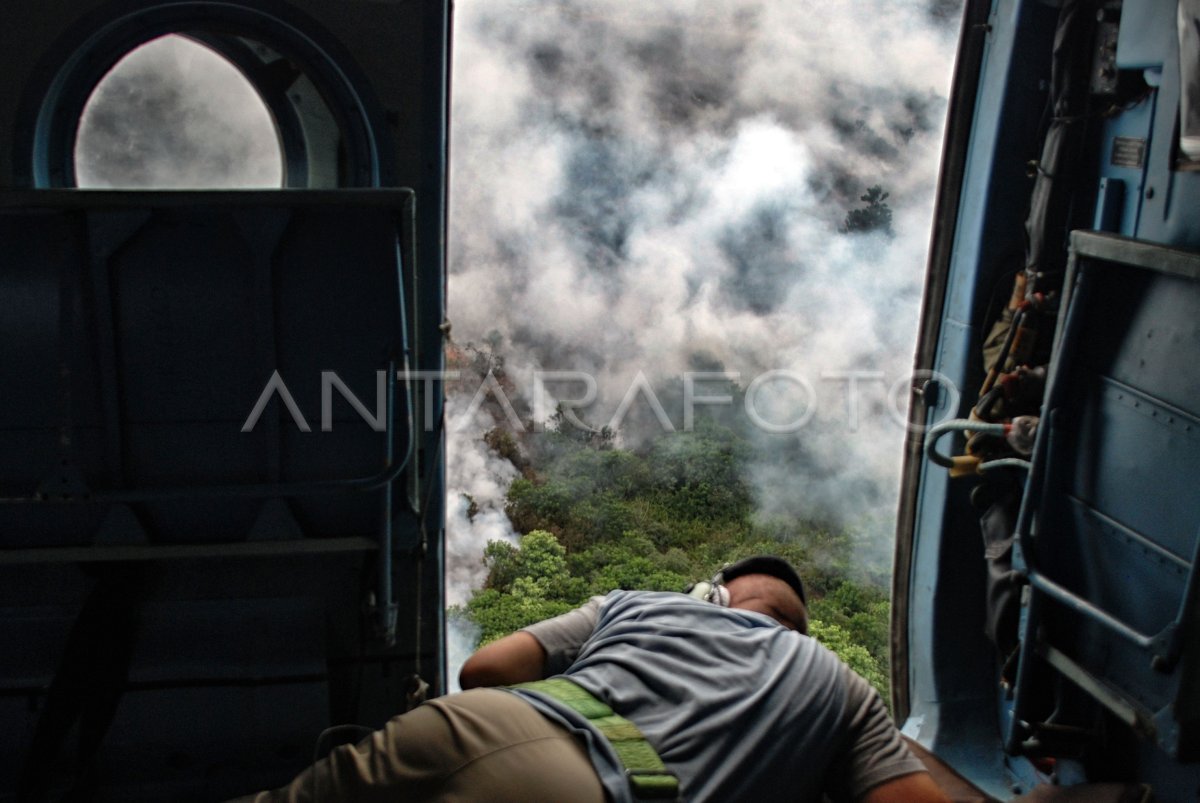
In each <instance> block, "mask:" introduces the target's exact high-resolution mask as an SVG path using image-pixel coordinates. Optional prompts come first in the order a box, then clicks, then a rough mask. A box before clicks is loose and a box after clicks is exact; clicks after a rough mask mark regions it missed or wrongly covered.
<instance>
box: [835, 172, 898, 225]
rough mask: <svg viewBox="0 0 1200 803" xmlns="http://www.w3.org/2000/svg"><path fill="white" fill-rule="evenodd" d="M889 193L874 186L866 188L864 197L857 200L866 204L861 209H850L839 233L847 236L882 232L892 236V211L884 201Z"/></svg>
mask: <svg viewBox="0 0 1200 803" xmlns="http://www.w3.org/2000/svg"><path fill="white" fill-rule="evenodd" d="M888 195H889V193H886V192H884V191H883V187H881V186H880V185H878V184H876V185H875V186H874V187H869V188H867V193H866V195H860V196H859V200H860V201H863V202H864V203H866V207H865V208H863V209H851V210H850V211H849V212H847V213H846V221H845V222H844V223H843V224H842V228H841V231H842V232H843V233H849V234H865V233H868V232H872V231H882V232H883V233H885V234H887V235H888V236H891V235H892V209H891V207H889V206H888V205H887V204H886V203H885V201H886V200H887V198H888Z"/></svg>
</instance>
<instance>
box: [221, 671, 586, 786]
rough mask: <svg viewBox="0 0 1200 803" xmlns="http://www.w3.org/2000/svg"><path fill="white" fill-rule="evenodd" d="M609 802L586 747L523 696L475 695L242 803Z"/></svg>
mask: <svg viewBox="0 0 1200 803" xmlns="http://www.w3.org/2000/svg"><path fill="white" fill-rule="evenodd" d="M420 800H429V801H488V802H489V803H491V802H492V801H495V802H496V803H501V802H502V801H513V803H538V801H545V803H563V801H572V803H575V802H576V801H578V803H603V801H604V800H605V796H604V789H603V787H602V786H601V785H600V779H599V778H597V777H596V771H595V770H594V769H593V768H592V763H591V761H590V760H589V759H588V756H587V751H586V749H585V748H584V746H583V745H582V744H581V743H580V741H579V740H577V739H576V738H575V737H574V736H572V735H571V733H570V732H568V731H567V730H566V729H565V728H563V727H561V726H559V725H557V724H555V723H553V722H551V721H550V720H548V719H546V718H545V717H543V716H542V715H541V714H539V713H538V712H537V711H536V710H535V709H534V708H533V707H532V706H531V705H529V704H528V703H526V702H525V701H524V700H522V699H520V698H519V697H517V696H516V695H513V694H509V693H508V692H504V691H498V690H496V689H475V690H472V691H467V692H463V693H461V694H453V695H449V696H447V697H439V698H437V699H435V700H430V701H429V702H427V703H425V704H423V705H421V706H418V707H417V708H415V709H413V710H412V711H410V712H408V713H407V714H402V715H401V716H398V717H394V718H393V719H392V720H391V721H390V722H388V723H387V725H385V726H384V728H383V730H378V731H375V733H374V734H372V735H371V736H369V737H367V738H366V739H364V740H363V741H361V742H359V743H358V744H357V745H343V746H341V747H338V748H335V749H334V750H333V751H332V752H331V753H330V754H329V756H328V757H327V758H325V759H322V760H321V761H319V762H317V763H316V764H314V765H313V766H311V767H309V768H308V769H307V770H305V771H304V772H302V773H301V774H300V775H299V776H297V777H296V779H295V780H294V781H292V782H291V783H290V784H288V785H287V786H285V787H283V788H282V789H278V790H276V791H274V792H261V793H259V794H258V795H253V796H250V797H246V798H240V799H239V803H250V802H251V801H253V803H301V801H304V803H310V802H311V803H334V801H336V802H337V803H342V802H343V801H356V802H357V801H363V802H364V803H365V802H366V801H380V802H381V803H382V802H383V801H387V802H388V803H400V802H401V801H420Z"/></svg>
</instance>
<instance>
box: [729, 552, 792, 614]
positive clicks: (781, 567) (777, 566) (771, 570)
mask: <svg viewBox="0 0 1200 803" xmlns="http://www.w3.org/2000/svg"><path fill="white" fill-rule="evenodd" d="M747 574H766V575H770V576H771V577H774V578H776V579H777V580H782V581H783V582H785V583H787V584H788V585H789V586H790V587H791V589H792V590H793V591H795V592H796V596H798V597H800V601H801V602H803V603H804V605H805V607H807V606H808V598H807V597H806V596H805V595H804V583H803V581H801V580H800V575H799V574H797V573H796V570H795V569H793V568H792V564H790V563H788V562H787V561H786V560H784V559H783V558H779V557H776V556H774V555H755V556H754V557H752V558H745V559H743V560H739V561H738V562H737V563H731V564H729V565H728V566H726V567H725V568H724V569H722V570H721V573H720V577H721V582H722V583H728V582H729V581H730V580H736V579H737V578H739V577H744V576H745V575H747Z"/></svg>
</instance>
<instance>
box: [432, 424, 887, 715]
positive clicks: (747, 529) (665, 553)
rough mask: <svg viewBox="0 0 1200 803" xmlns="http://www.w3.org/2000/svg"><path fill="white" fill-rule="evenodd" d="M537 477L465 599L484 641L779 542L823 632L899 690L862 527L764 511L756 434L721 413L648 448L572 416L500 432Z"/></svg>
mask: <svg viewBox="0 0 1200 803" xmlns="http://www.w3.org/2000/svg"><path fill="white" fill-rule="evenodd" d="M487 442H488V445H489V446H490V447H491V448H492V449H493V450H494V451H496V452H497V453H499V454H501V455H504V456H506V457H509V459H512V460H514V464H516V465H518V467H520V468H522V470H523V475H522V476H521V477H519V478H518V479H516V480H515V481H514V482H513V483H512V486H511V487H510V488H509V491H508V497H507V512H508V516H509V518H510V519H511V521H512V523H513V526H514V527H515V528H516V530H517V531H518V532H519V533H523V534H524V535H522V537H521V540H520V544H519V545H517V546H514V545H513V544H510V543H507V542H503V541H492V542H491V543H489V544H488V546H487V549H486V550H485V554H484V558H483V559H484V562H485V564H486V566H487V568H488V576H487V581H486V583H485V585H484V587H483V588H482V589H479V590H477V591H476V592H475V593H474V594H473V596H472V597H471V599H470V601H469V602H468V603H467V604H466V606H465V607H464V608H462V609H458V610H455V611H452V612H451V614H452V615H454V616H462V617H465V618H467V619H468V620H470V621H471V622H472V623H474V624H475V625H476V626H477V627H478V628H479V630H480V640H481V642H482V643H486V642H488V641H492V640H494V639H496V638H499V637H501V636H504V635H507V634H508V633H511V632H513V631H514V630H517V629H518V628H521V627H524V626H525V625H528V624H531V623H533V622H536V621H539V620H541V619H545V618H547V617H550V616H555V615H557V614H560V613H564V612H566V611H568V610H570V609H572V608H574V607H576V606H578V605H580V604H582V603H583V602H585V601H586V600H587V599H588V598H589V597H591V596H592V595H595V594H605V593H607V592H609V591H611V590H614V589H647V590H655V591H681V590H683V589H684V587H685V586H687V584H689V583H691V582H694V581H695V580H697V579H706V578H708V577H710V576H711V575H712V574H713V573H714V572H715V571H716V570H718V569H719V568H720V567H721V566H722V565H723V564H725V563H728V562H731V561H735V560H738V559H740V558H743V557H747V556H749V555H754V554H761V553H769V554H776V555H780V556H782V557H784V558H786V559H787V560H789V561H791V562H792V564H793V565H794V566H796V567H797V569H798V570H799V571H800V573H801V575H802V576H803V577H804V580H805V585H806V588H807V589H808V595H809V601H810V610H809V613H810V620H811V621H810V633H811V635H813V636H815V637H816V638H817V639H818V640H820V641H821V642H822V643H824V644H825V645H826V646H827V647H829V648H830V649H832V650H833V651H834V652H836V653H837V654H838V655H839V656H840V657H841V658H842V660H844V661H845V662H846V663H848V664H849V665H850V666H851V668H853V669H854V670H855V671H857V672H858V673H859V674H861V675H862V676H863V677H865V678H866V679H867V680H868V681H869V682H870V683H871V684H872V685H873V686H874V687H875V688H876V689H878V690H879V691H880V693H881V694H882V695H883V696H884V699H887V698H888V689H887V685H888V680H887V678H888V673H887V650H888V617H889V606H888V597H887V592H886V590H885V589H884V587H883V585H882V580H881V578H878V577H876V578H872V577H864V576H861V574H860V573H858V572H856V569H855V567H854V566H853V565H852V562H851V556H852V554H853V551H854V546H855V539H854V537H853V536H852V535H851V534H849V533H847V532H844V531H842V530H839V529H837V528H834V527H829V526H824V525H821V524H818V523H814V522H800V521H794V520H787V521H781V520H765V521H764V520H761V519H760V518H758V517H756V516H755V515H754V506H753V498H752V492H751V489H750V487H749V486H748V485H747V483H746V481H745V480H744V479H743V478H744V476H745V470H744V469H745V460H746V456H747V455H746V449H747V446H746V443H745V442H744V440H743V439H742V438H741V436H739V435H738V434H736V433H735V432H733V431H732V430H730V429H728V428H725V427H723V426H721V425H720V424H718V423H715V422H712V421H702V422H698V426H697V429H696V430H695V431H693V432H682V433H671V434H668V435H663V436H660V437H659V438H657V439H655V440H653V441H651V442H650V443H648V444H646V445H644V446H643V447H641V448H638V449H636V450H626V449H618V448H613V446H612V441H611V437H586V436H583V435H582V434H581V433H576V432H573V431H571V430H569V429H568V428H566V427H562V428H560V431H549V432H542V433H534V434H532V435H527V436H524V440H523V441H522V443H520V444H518V443H517V442H516V441H515V439H514V437H513V436H512V435H511V434H510V433H508V432H506V431H503V430H493V431H492V432H490V433H488V436H487Z"/></svg>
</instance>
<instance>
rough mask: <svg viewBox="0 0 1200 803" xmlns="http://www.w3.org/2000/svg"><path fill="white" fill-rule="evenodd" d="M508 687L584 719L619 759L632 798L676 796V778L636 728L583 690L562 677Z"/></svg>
mask: <svg viewBox="0 0 1200 803" xmlns="http://www.w3.org/2000/svg"><path fill="white" fill-rule="evenodd" d="M512 688H514V689H529V690H530V691H536V692H540V693H542V694H544V695H546V696H547V697H553V698H554V699H555V700H558V701H559V702H560V703H562V704H564V705H566V706H567V707H568V708H571V709H572V710H574V711H575V712H577V713H578V714H580V715H582V716H584V717H586V718H587V719H588V721H589V722H591V723H592V725H594V726H595V727H596V730H598V731H600V733H602V734H604V738H606V739H608V742H609V744H611V745H612V747H613V751H614V752H615V753H616V754H617V758H619V759H620V760H621V766H623V767H624V768H625V777H626V778H628V779H629V787H630V789H632V790H633V795H634V797H637V798H641V799H643V800H674V799H677V798H678V797H679V779H678V778H676V777H675V776H674V775H673V774H672V773H671V771H670V770H668V769H667V767H666V765H665V764H663V762H662V759H661V758H659V757H658V753H656V752H654V748H653V747H651V746H650V743H649V742H648V741H646V737H645V736H643V735H642V732H641V731H640V730H638V728H637V725H634V724H633V723H632V722H630V721H629V720H627V719H625V717H622V716H619V715H618V714H615V713H614V712H613V710H612V709H611V708H609V707H608V706H607V705H606V704H604V703H602V702H601V701H600V700H597V699H596V698H595V697H593V696H592V694H591V693H590V692H588V691H587V690H586V689H584V688H583V687H581V686H579V685H577V684H576V683H574V682H573V681H570V680H567V679H566V678H550V679H549V680H535V681H533V682H531V683H518V684H517V685H515V686H513V687H512Z"/></svg>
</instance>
